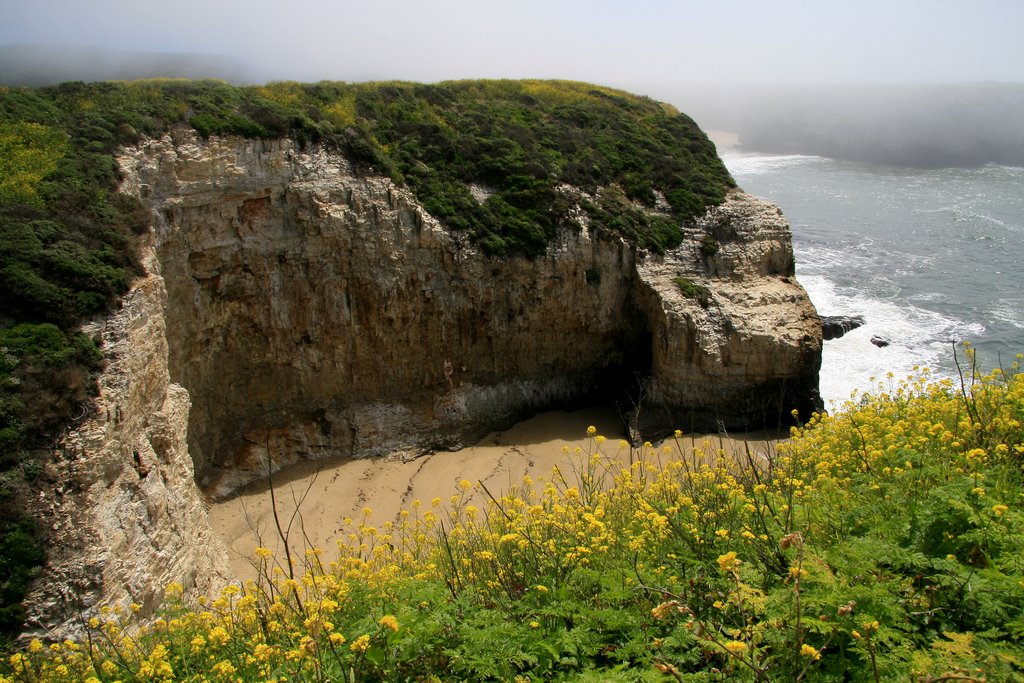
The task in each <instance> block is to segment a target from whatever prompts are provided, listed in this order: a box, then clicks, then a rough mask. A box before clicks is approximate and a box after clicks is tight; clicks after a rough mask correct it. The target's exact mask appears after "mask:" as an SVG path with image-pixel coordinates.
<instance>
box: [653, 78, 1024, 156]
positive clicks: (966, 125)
mask: <svg viewBox="0 0 1024 683" xmlns="http://www.w3.org/2000/svg"><path fill="white" fill-rule="evenodd" d="M651 91H652V93H653V94H654V95H655V96H656V97H658V98H659V99H664V100H668V101H671V102H673V103H674V104H676V106H678V107H679V108H680V109H681V110H683V111H685V112H687V113H688V114H689V115H691V116H692V117H693V118H694V119H695V120H696V121H697V123H698V124H700V126H701V127H702V128H703V129H704V130H718V131H728V132H731V133H736V134H737V135H738V136H739V142H740V143H741V146H742V147H744V148H746V149H750V150H754V151H759V152H769V153H771V152H775V153H782V154H811V155H817V156H825V157H832V158H835V159H847V160H851V161H866V162H874V163H882V164H889V165H896V166H912V167H918V168H942V167H952V166H978V165H982V164H988V163H997V164H1005V165H1011V166H1024V84H1020V83H1017V84H1011V83H961V84H929V85H856V84H851V85H831V86H811V85H797V86H794V85H777V86H765V85H758V86H746V87H736V86H702V87H680V86H673V85H665V86H662V87H660V88H659V87H654V88H651Z"/></svg>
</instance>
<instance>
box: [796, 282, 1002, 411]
mask: <svg viewBox="0 0 1024 683" xmlns="http://www.w3.org/2000/svg"><path fill="white" fill-rule="evenodd" d="M797 279H798V280H799V281H800V283H801V284H802V285H803V286H804V289H806V290H807V293H808V295H809V296H810V298H811V301H812V302H813V303H814V305H815V307H816V308H817V309H818V313H819V314H821V315H861V316H864V318H865V324H864V326H863V327H859V328H857V329H856V330H853V331H851V332H848V333H847V334H846V335H845V336H843V337H841V338H839V339H834V340H831V341H828V342H825V344H824V347H823V350H822V365H821V374H820V390H821V395H822V398H823V399H824V401H825V407H826V408H827V409H830V410H834V409H835V408H837V407H838V406H840V405H841V404H842V403H843V402H844V401H845V400H847V399H848V398H849V397H850V394H851V393H852V392H853V391H854V390H860V391H865V390H871V389H873V388H874V385H875V384H876V383H877V381H879V380H882V379H885V378H886V377H888V375H889V373H892V375H893V376H894V377H896V378H898V379H901V378H903V377H906V376H909V375H911V374H912V373H914V372H915V368H922V367H928V368H930V369H931V370H932V374H933V376H935V377H937V378H938V377H951V376H952V373H951V371H950V370H949V368H950V364H951V360H952V357H953V347H954V345H955V344H957V343H959V342H962V341H969V340H971V339H974V338H977V337H980V336H981V335H983V334H984V333H985V327H984V326H983V325H980V324H978V323H968V322H965V321H961V320H957V319H955V318H953V317H950V316H947V315H943V314H941V313H938V312H936V311H933V310H929V309H926V308H921V307H920V306H915V305H913V304H911V303H906V302H900V301H897V300H895V299H881V298H877V297H875V296H871V295H869V294H866V293H864V292H861V291H856V290H849V289H845V288H840V287H837V286H836V284H835V283H834V282H832V281H831V280H829V279H828V278H827V277H825V276H823V275H807V274H800V273H799V272H798V273H797ZM872 339H876V340H884V341H885V342H888V345H887V346H884V347H879V346H877V345H876V344H875V343H874V342H872Z"/></svg>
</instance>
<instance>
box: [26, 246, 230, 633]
mask: <svg viewBox="0 0 1024 683" xmlns="http://www.w3.org/2000/svg"><path fill="white" fill-rule="evenodd" d="M144 251H145V252H146V253H145V254H144V259H143V262H144V265H145V266H146V268H147V269H148V270H149V274H148V275H146V276H145V277H142V278H140V279H138V280H137V281H136V282H135V283H134V286H133V288H132V290H131V292H130V293H129V294H128V295H127V296H126V297H125V299H124V301H123V305H122V308H121V310H120V311H118V312H117V313H116V314H115V315H113V316H111V317H110V318H109V319H107V320H105V321H103V322H102V323H101V324H97V325H95V326H93V329H90V330H88V331H89V332H91V333H94V334H96V335H98V336H100V337H101V339H102V341H103V348H104V355H105V357H106V360H107V367H106V370H105V371H104V373H103V374H102V375H101V376H100V379H99V389H100V393H99V396H98V398H97V399H96V410H95V412H94V414H93V415H91V416H89V417H87V418H86V419H84V420H83V421H81V422H80V423H78V424H77V425H76V426H75V427H74V428H73V429H72V430H71V431H70V432H69V433H68V434H67V435H66V436H65V437H64V438H63V440H62V441H61V442H60V444H59V445H58V448H57V449H56V450H55V451H54V453H53V456H54V457H53V458H52V461H51V462H50V463H49V464H48V465H47V468H48V470H49V471H48V472H47V479H48V480H50V481H53V482H56V483H55V485H54V487H53V489H52V490H47V491H40V492H39V496H38V498H36V499H35V500H33V501H30V506H31V507H32V510H31V511H30V512H32V513H33V516H34V517H36V518H37V519H40V520H45V522H46V523H47V524H48V525H49V527H50V529H49V539H50V544H49V548H48V551H47V553H48V558H47V566H46V573H45V575H44V577H43V578H42V580H40V581H37V582H36V584H35V586H34V588H33V590H32V592H31V593H30V594H29V595H28V597H27V598H26V600H25V604H26V606H27V607H28V619H27V620H26V624H25V627H26V630H27V631H28V632H30V633H32V634H34V635H45V636H47V637H50V638H59V637H62V636H66V635H72V634H74V633H75V632H76V628H77V627H78V626H79V625H80V624H81V623H82V621H83V620H84V619H85V618H87V617H88V616H90V615H92V614H94V613H95V610H96V609H97V608H98V607H99V606H100V605H118V606H122V607H125V608H127V606H128V605H129V604H130V603H136V604H137V605H139V607H140V609H139V611H140V613H141V615H142V616H143V617H145V616H147V615H150V614H152V611H153V609H154V608H155V607H156V606H157V605H158V604H159V603H160V601H161V600H162V599H163V597H164V591H165V589H166V587H167V586H168V585H169V584H171V583H179V584H181V585H182V587H183V588H184V590H185V591H186V592H187V594H188V595H190V596H195V595H199V594H206V593H209V592H211V590H213V589H214V588H216V587H218V586H221V585H223V584H224V582H225V581H227V580H228V579H229V570H228V564H227V553H226V550H225V548H224V546H223V544H222V543H221V541H220V539H219V538H217V537H216V536H215V534H214V533H213V532H212V530H211V529H210V526H209V521H208V518H207V507H206V503H205V501H204V499H203V497H202V495H201V494H200V491H199V489H198V488H197V487H196V485H195V478H194V472H193V466H192V459H191V457H190V456H189V452H188V443H187V434H188V418H189V395H188V392H187V391H185V390H184V389H183V388H181V387H180V386H178V385H176V384H173V383H171V382H170V381H169V375H168V372H167V337H166V318H165V310H166V309H165V307H166V303H167V299H166V292H165V291H164V285H163V279H162V278H161V277H160V267H159V262H158V261H157V260H156V258H155V255H154V254H153V251H152V249H151V248H146V249H145V250H144Z"/></svg>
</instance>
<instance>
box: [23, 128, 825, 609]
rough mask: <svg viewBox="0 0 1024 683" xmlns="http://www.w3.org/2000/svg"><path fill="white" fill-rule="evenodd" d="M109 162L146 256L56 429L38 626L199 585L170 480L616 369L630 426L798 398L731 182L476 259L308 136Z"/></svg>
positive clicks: (550, 393)
mask: <svg viewBox="0 0 1024 683" xmlns="http://www.w3.org/2000/svg"><path fill="white" fill-rule="evenodd" d="M120 162H121V164H122V169H123V172H124V174H125V181H124V185H123V188H122V189H123V191H125V192H129V193H133V194H136V195H137V196H139V197H140V198H142V199H143V201H144V202H146V203H148V205H149V206H150V207H151V208H152V210H153V215H154V228H153V232H152V235H151V239H152V249H153V252H152V254H151V258H149V259H148V260H147V263H146V265H147V268H148V274H147V275H146V276H145V277H144V278H142V279H141V280H140V281H139V282H137V283H136V286H135V287H134V289H133V290H132V292H131V293H130V294H129V295H128V297H126V299H125V303H124V308H123V309H122V310H121V311H120V312H119V313H118V314H117V315H116V316H115V317H114V318H113V319H112V320H111V321H109V322H108V323H107V325H106V327H105V330H104V333H103V334H104V339H105V342H106V352H107V354H108V357H109V362H110V366H109V369H108V371H107V374H106V375H105V376H104V379H103V381H102V383H101V395H100V398H99V406H100V411H99V412H100V415H99V417H98V418H95V419H91V420H88V421H87V423H85V424H84V425H82V426H80V427H79V428H78V429H77V430H76V431H75V432H73V433H72V434H71V435H70V436H69V437H68V438H67V439H66V442H65V445H64V450H65V452H66V454H67V455H66V456H65V458H64V461H66V462H67V465H66V467H67V470H68V471H67V481H68V491H67V493H66V494H64V495H60V496H58V497H57V498H56V500H55V502H54V503H53V505H52V510H51V511H50V512H49V517H48V518H51V519H55V520H58V521H57V522H56V523H57V524H58V525H59V526H60V528H59V529H56V530H55V533H57V538H58V539H60V540H61V541H62V542H63V547H61V548H59V549H58V551H57V557H56V558H55V559H54V560H52V561H51V569H52V571H53V572H55V574H56V576H57V580H56V581H55V582H50V583H48V585H47V586H42V587H40V588H38V589H37V591H36V593H35V594H34V596H33V599H34V600H35V601H36V605H37V608H36V610H35V612H36V616H35V617H34V618H36V620H37V622H39V621H40V619H41V617H39V616H38V615H39V614H44V613H48V614H50V615H51V617H50V619H51V621H53V620H55V619H57V617H54V616H52V615H56V614H63V616H64V617H66V616H68V614H69V611H68V610H64V611H63V612H62V611H61V609H60V606H59V605H58V603H59V602H60V601H61V600H68V599H69V597H68V596H69V594H70V593H72V592H76V593H77V595H78V596H79V599H80V603H81V604H82V605H83V606H85V607H89V605H91V604H94V603H96V602H97V601H100V600H102V601H106V602H118V601H121V602H126V601H129V600H131V601H135V602H138V603H140V604H143V605H144V608H145V609H148V608H150V607H151V606H152V605H154V604H155V603H156V602H157V601H158V600H159V597H160V595H161V594H162V590H163V587H164V585H165V584H166V583H167V582H168V581H172V580H173V581H180V582H182V583H184V584H185V587H186V589H190V590H192V591H195V592H202V591H204V590H206V589H207V588H208V587H209V585H210V584H215V583H217V582H219V581H223V575H224V549H223V547H222V545H221V544H220V543H219V542H218V541H217V540H216V539H213V538H212V537H211V534H210V530H209V526H208V524H207V522H206V518H205V510H204V508H203V503H202V497H201V495H200V490H199V488H197V486H196V484H195V483H194V481H195V480H198V482H199V483H200V485H202V486H205V487H207V491H208V492H209V493H211V494H213V495H223V494H227V493H230V492H231V491H232V490H234V489H235V488H237V487H238V486H239V485H241V484H243V483H245V482H247V481H251V480H253V479H258V478H261V477H263V476H265V474H266V471H267V468H268V467H272V468H275V469H276V468H279V467H281V466H283V465H286V464H288V463H290V462H295V461H297V460H300V459H316V458H321V457H326V456H336V455H348V456H353V457H365V456H374V455H380V454H384V453H389V452H395V451H409V452H413V453H416V452H423V451H426V450H429V449H432V448H436V447H441V446H444V447H448V448H451V447H456V446H458V445H460V444H464V443H467V442H468V441H470V440H473V439H475V438H477V437H479V436H481V435H483V434H485V433H487V432H488V431H491V430H494V429H497V428H501V427H504V426H507V425H509V424H510V423H512V422H514V421H516V420H517V419H520V418H522V417H524V416H526V415H528V414H530V413H533V412H536V411H539V410H543V409H546V408H550V407H555V406H566V405H570V404H573V403H579V402H583V401H587V400H593V399H594V398H595V397H603V398H605V399H607V398H609V397H611V398H615V397H616V392H619V391H620V390H622V389H623V388H627V389H628V388H630V387H633V386H642V391H640V392H635V393H633V394H631V395H630V400H632V401H634V402H635V403H638V404H639V411H634V412H633V424H634V425H635V426H636V427H637V428H638V429H639V430H640V431H641V433H651V434H653V433H656V432H657V431H658V430H661V429H671V428H674V427H680V428H683V429H687V430H694V429H700V428H708V427H710V428H715V427H717V426H723V425H724V426H726V427H728V428H730V429H737V428H739V429H742V428H747V427H758V426H762V425H764V424H766V423H767V424H772V423H777V421H778V420H779V419H780V417H781V418H783V419H785V418H786V417H787V416H788V415H789V413H790V411H792V410H794V409H796V410H799V411H800V412H801V413H804V414H807V413H809V412H810V411H811V410H814V409H816V408H817V407H818V403H819V402H818V396H817V372H818V368H819V365H820V353H821V323H820V320H819V319H818V316H817V314H816V312H815V310H814V307H813V306H812V305H811V303H810V301H809V300H808V298H807V295H806V293H805V292H804V290H803V289H802V288H801V287H800V285H799V284H798V283H797V282H796V281H795V279H794V278H793V272H794V271H793V255H792V247H791V243H790V233H789V228H788V225H787V223H786V221H785V219H784V218H783V217H782V215H781V213H780V212H779V210H778V209H777V208H776V207H774V206H773V205H771V204H768V203H766V202H763V201H760V200H758V199H755V198H753V197H750V196H748V195H745V194H743V193H741V192H734V193H732V194H731V195H730V196H729V198H728V200H727V201H726V202H725V204H723V205H722V206H720V207H718V208H716V209H714V210H712V211H710V212H709V213H708V214H707V215H706V216H705V217H704V218H703V219H701V220H699V221H696V222H694V224H692V225H688V226H685V234H686V238H685V239H684V242H683V244H682V246H680V247H679V248H678V249H675V250H673V251H671V252H669V253H667V254H665V255H653V254H648V253H644V252H642V251H638V250H637V249H636V248H635V247H633V246H631V245H630V244H628V243H626V242H625V241H624V240H623V239H622V238H621V237H618V236H615V235H611V234H608V233H605V232H597V231H592V230H591V229H590V226H588V225H587V224H586V221H585V220H581V222H580V224H579V225H577V226H571V227H567V228H564V229H561V230H560V232H559V234H558V237H557V240H556V241H555V242H554V243H553V244H551V245H550V247H549V248H548V250H547V253H546V254H545V255H544V256H542V257H539V258H535V259H526V258H501V259H494V258H489V257H486V256H485V255H484V254H483V253H482V252H481V251H480V250H479V249H478V248H477V247H475V246H474V245H473V244H471V243H470V242H469V241H468V239H467V238H466V236H464V235H462V234H459V233H454V232H451V231H449V230H447V229H446V228H445V227H444V226H442V225H440V224H439V223H438V222H437V221H436V220H434V218H432V217H431V216H430V215H429V214H427V213H426V211H424V210H423V209H422V208H421V207H420V206H419V205H418V204H417V202H416V201H415V198H414V197H413V195H412V194H411V193H410V192H409V191H408V190H406V189H403V188H400V187H397V186H395V185H394V184H393V183H392V182H391V181H390V180H389V179H387V178H382V177H378V176H374V175H365V174H357V173H355V172H353V170H352V169H351V168H350V166H349V163H348V162H347V161H346V159H345V158H343V157H341V156H339V155H338V154H336V153H332V152H329V151H326V150H323V149H318V148H313V149H301V148H299V147H298V146H297V145H295V144H293V143H291V142H289V141H287V140H265V141H255V140H243V139H235V138H225V139H218V138H212V139H210V140H208V141H202V140H200V139H199V138H198V137H197V136H196V135H195V134H194V133H192V132H191V131H188V132H186V131H176V132H174V133H173V134H171V135H165V136H164V137H162V138H161V139H157V140H149V141H147V142H145V143H143V144H141V145H139V146H138V147H135V148H132V149H128V150H126V151H125V152H124V154H123V156H122V157H121V159H120ZM562 192H563V194H564V197H565V199H566V201H567V202H569V203H570V204H572V203H573V202H577V203H578V202H580V201H582V200H583V199H584V198H585V197H584V195H583V193H582V192H581V191H579V190H578V189H576V188H572V187H563V188H562ZM578 215H583V212H579V214H578ZM695 291H696V292H700V293H702V294H701V295H700V296H694V292H695ZM638 380H639V381H638ZM623 396H625V394H623ZM627 403H628V401H627ZM186 423H187V438H186ZM193 468H194V472H193ZM76 515H84V517H83V520H84V521H82V522H79V523H77V524H72V522H71V520H73V519H75V518H76ZM64 525H66V526H64ZM83 557H84V558H87V559H86V561H85V562H84V563H83V564H82V565H81V566H79V567H75V566H74V562H75V561H76V560H75V558H83Z"/></svg>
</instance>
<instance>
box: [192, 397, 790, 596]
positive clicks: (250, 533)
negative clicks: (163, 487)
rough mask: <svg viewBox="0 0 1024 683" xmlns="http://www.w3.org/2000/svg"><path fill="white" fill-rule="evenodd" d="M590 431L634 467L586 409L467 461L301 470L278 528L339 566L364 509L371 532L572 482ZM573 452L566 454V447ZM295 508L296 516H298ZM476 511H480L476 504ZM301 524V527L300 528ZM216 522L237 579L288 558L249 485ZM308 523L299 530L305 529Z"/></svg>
mask: <svg viewBox="0 0 1024 683" xmlns="http://www.w3.org/2000/svg"><path fill="white" fill-rule="evenodd" d="M590 425H593V426H595V427H596V428H597V430H598V433H599V434H602V435H605V436H606V437H607V438H608V441H607V442H606V443H605V444H604V446H603V447H602V451H603V452H604V453H605V454H606V455H608V456H617V457H620V458H621V459H622V460H623V462H628V459H629V449H628V448H621V447H619V445H618V442H619V439H620V436H619V434H620V432H621V422H620V421H619V418H618V416H617V415H616V414H615V412H614V410H612V409H611V408H607V407H606V408H587V409H584V410H578V411H575V412H560V411H553V412H546V413H541V414H539V415H537V416H535V417H533V418H530V419H528V420H525V421H523V422H520V423H518V424H516V425H514V426H513V427H511V428H509V429H507V430H505V431H501V432H495V433H493V434H490V435H488V436H487V437H486V438H484V439H483V440H482V441H481V442H480V443H478V444H477V445H475V446H470V447H468V448H464V449H462V450H460V451H455V452H446V451H439V452H435V453H431V454H429V455H424V456H422V457H418V458H415V459H411V460H402V459H400V458H398V457H395V458H378V459H361V460H351V459H337V460H323V461H319V462H315V463H313V462H307V463H299V464H297V465H295V466H292V467H289V468H286V469H285V470H283V471H281V472H279V473H277V474H276V475H275V476H274V485H275V490H276V498H277V509H278V518H279V519H280V520H281V522H282V525H287V523H288V521H289V520H292V519H294V521H293V522H292V531H291V535H290V538H291V539H293V540H292V541H291V543H290V545H291V547H292V549H293V550H297V551H299V554H300V556H301V554H302V552H304V550H305V548H306V543H307V541H306V540H305V538H304V536H305V537H306V538H308V543H310V544H312V545H313V546H314V547H320V548H323V549H324V559H326V560H330V559H333V555H332V552H333V551H334V550H335V547H336V546H335V539H337V538H338V537H339V536H340V534H341V532H342V530H343V528H344V523H343V522H342V520H343V519H344V518H345V517H351V518H354V519H360V518H361V517H362V514H363V509H364V508H367V507H369V508H370V509H371V510H372V511H373V512H372V514H371V515H370V517H369V519H370V520H371V521H372V523H374V524H378V525H379V524H383V523H384V522H386V521H394V520H396V519H398V516H399V513H400V512H401V510H402V509H407V508H409V507H410V506H411V505H412V503H413V501H414V500H420V501H422V502H423V504H424V506H429V503H430V500H431V499H432V498H434V497H436V496H440V497H442V498H447V497H448V496H450V495H452V494H453V493H455V492H456V491H457V490H458V483H459V482H460V481H462V480H468V481H471V482H473V483H474V484H475V483H476V482H478V481H479V482H482V483H483V484H484V485H485V486H486V487H487V489H488V490H490V491H491V492H492V493H494V494H495V495H498V494H499V492H503V491H506V490H508V489H509V488H510V487H512V486H515V485H517V484H519V483H520V482H521V481H522V479H523V477H524V476H526V475H529V476H530V477H532V478H533V479H534V480H535V481H544V480H546V479H549V478H550V475H551V472H552V470H553V468H554V467H555V466H556V465H557V466H558V467H559V468H561V470H562V471H563V472H564V473H566V476H567V477H568V473H570V472H572V471H573V470H572V466H573V452H574V450H575V448H576V447H577V446H579V447H582V448H584V449H585V448H587V446H588V443H589V442H590V439H589V438H588V437H587V434H586V432H587V427H588V426H590ZM769 443H770V442H769V441H768V440H767V436H766V435H765V434H741V435H731V436H730V437H728V438H722V437H720V436H718V435H684V440H683V448H685V449H687V451H689V450H690V449H693V448H696V447H703V448H704V449H705V450H707V451H714V450H717V449H719V448H722V449H724V450H725V451H726V452H727V453H731V452H739V453H742V452H743V451H744V449H745V448H747V447H749V448H751V449H752V450H755V451H763V450H764V449H765V448H766V447H767V444H769ZM566 445H567V446H568V447H569V454H568V455H566V453H564V452H563V446H566ZM299 503H301V504H300V505H298V512H299V515H295V514H294V513H295V511H296V507H297V504H299ZM477 503H478V504H480V503H483V501H477ZM300 518H301V519H300ZM210 520H211V523H212V525H213V528H214V530H215V531H216V532H217V533H218V534H220V536H221V537H222V538H223V539H224V541H225V543H227V545H228V548H229V552H230V559H231V568H232V570H233V572H234V573H235V575H236V577H237V578H239V579H242V580H244V579H247V578H251V577H252V576H253V568H252V564H251V562H250V559H249V558H250V557H252V555H253V550H254V549H255V548H256V547H258V546H264V547H267V548H269V549H271V550H272V551H274V552H275V554H276V555H279V556H280V555H282V554H283V553H282V552H281V551H282V543H281V540H280V538H279V536H278V534H277V532H276V528H275V524H274V517H273V510H272V505H271V499H270V492H269V489H268V488H267V487H266V486H256V485H252V486H249V487H247V488H246V489H244V490H243V491H242V492H241V493H240V494H239V495H237V496H235V497H233V498H230V499H228V500H225V501H220V502H216V503H213V504H212V505H211V508H210ZM300 521H301V527H302V528H301V529H300Z"/></svg>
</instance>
